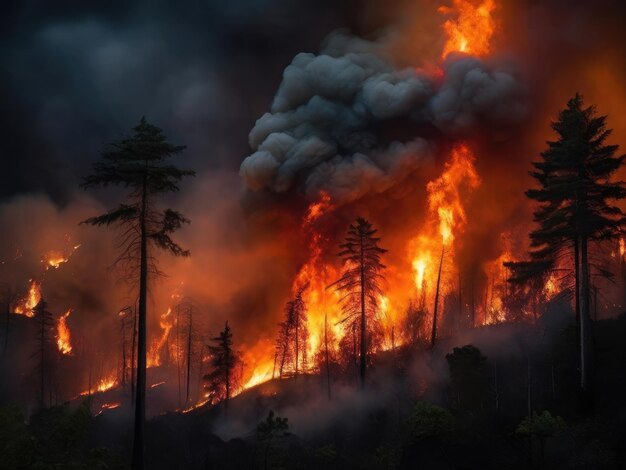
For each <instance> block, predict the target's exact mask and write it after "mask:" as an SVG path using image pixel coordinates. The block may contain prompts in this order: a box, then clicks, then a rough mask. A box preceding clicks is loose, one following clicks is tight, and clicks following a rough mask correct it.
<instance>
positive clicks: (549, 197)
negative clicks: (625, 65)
mask: <svg viewBox="0 0 626 470" xmlns="http://www.w3.org/2000/svg"><path fill="white" fill-rule="evenodd" d="M552 129H553V130H554V131H555V132H556V133H557V135H558V140H556V141H549V142H548V149H547V150H545V151H544V152H542V153H541V157H542V161H539V162H535V163H533V166H534V167H535V169H536V170H535V171H533V172H531V175H532V176H533V177H534V178H535V179H536V180H537V182H538V183H539V188H538V189H531V190H529V191H527V192H526V195H527V196H528V197H529V198H530V199H533V200H535V201H537V202H538V203H539V204H540V206H539V208H538V209H537V210H536V211H535V213H534V216H535V221H536V222H537V223H538V224H539V228H537V229H536V230H535V231H533V232H532V233H531V234H530V240H531V251H530V253H529V256H530V260H529V261H525V262H518V263H507V267H510V268H511V269H512V271H513V275H512V277H511V281H512V282H517V283H525V282H532V281H533V280H535V279H537V278H538V277H542V276H546V274H547V273H549V272H550V271H553V270H554V269H555V267H556V266H557V264H558V262H559V260H560V259H561V258H563V257H566V258H569V259H571V257H573V260H572V261H573V262H572V264H573V266H574V274H575V280H576V289H575V290H576V302H575V304H576V316H577V319H578V329H579V338H580V341H579V346H580V387H581V391H582V396H583V399H584V400H585V402H586V403H587V404H588V400H589V398H590V392H591V377H592V375H593V361H592V349H591V348H592V344H591V342H592V337H591V316H590V312H589V310H590V309H589V290H590V288H589V275H590V273H589V271H590V262H589V254H588V251H589V249H588V246H589V242H601V241H606V240H615V239H617V238H618V237H619V235H621V234H622V232H623V229H624V224H625V223H626V216H625V214H624V213H623V212H622V211H621V209H619V208H618V207H616V206H612V205H610V203H609V201H617V200H621V199H624V198H626V184H624V183H623V182H621V181H619V182H610V181H609V180H610V178H611V176H612V175H613V174H614V173H615V172H616V171H617V170H618V169H619V168H620V167H621V166H622V164H623V162H624V159H625V158H626V156H624V155H622V156H619V157H616V156H615V152H617V150H618V146H617V145H607V144H606V139H607V138H608V137H609V135H610V134H611V130H610V129H607V127H606V116H598V115H597V113H596V108H595V107H594V106H590V107H587V108H585V107H583V98H582V96H581V95H580V94H576V96H575V97H574V98H572V99H570V100H569V102H568V103H567V108H565V109H564V110H562V111H561V112H560V113H559V119H558V120H557V121H556V122H553V123H552Z"/></svg>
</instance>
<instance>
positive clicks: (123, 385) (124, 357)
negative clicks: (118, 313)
mask: <svg viewBox="0 0 626 470" xmlns="http://www.w3.org/2000/svg"><path fill="white" fill-rule="evenodd" d="M121 322H122V388H124V389H125V388H126V321H125V319H124V317H122V319H121Z"/></svg>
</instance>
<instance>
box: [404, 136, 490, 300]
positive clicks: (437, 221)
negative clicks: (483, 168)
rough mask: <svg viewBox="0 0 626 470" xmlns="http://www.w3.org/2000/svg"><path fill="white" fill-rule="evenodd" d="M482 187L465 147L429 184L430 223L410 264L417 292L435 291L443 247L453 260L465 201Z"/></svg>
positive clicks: (415, 245)
mask: <svg viewBox="0 0 626 470" xmlns="http://www.w3.org/2000/svg"><path fill="white" fill-rule="evenodd" d="M479 185H480V177H479V176H478V173H477V172H476V169H475V168H474V155H473V153H472V151H471V149H470V148H469V146H467V145H466V144H461V145H458V146H457V147H455V148H453V149H452V152H451V153H450V159H449V161H448V162H446V164H445V166H444V171H443V173H442V174H441V176H439V178H437V179H435V180H433V181H430V182H429V183H428V184H427V185H426V191H427V193H428V209H429V220H428V221H427V223H426V228H425V230H424V233H422V234H420V235H418V236H417V237H416V238H415V239H413V240H412V241H411V243H410V252H411V253H412V254H411V263H410V264H411V266H412V267H413V273H414V284H415V289H416V291H417V292H418V293H422V292H423V291H424V290H425V289H428V291H429V292H428V293H429V295H430V294H432V293H433V292H434V289H435V285H436V282H437V274H438V269H439V263H440V256H441V250H442V247H443V248H445V254H446V260H450V259H452V260H453V258H454V250H453V244H454V240H455V236H456V234H458V233H461V232H462V231H463V228H464V226H465V224H466V222H467V216H466V213H465V207H464V198H465V197H466V196H467V194H469V193H471V192H472V191H473V190H475V189H476V188H477V187H478V186H479ZM446 284H447V283H446V282H445V280H444V282H443V283H442V285H443V286H444V290H443V292H446V291H448V290H449V289H450V288H451V287H450V286H447V285H446Z"/></svg>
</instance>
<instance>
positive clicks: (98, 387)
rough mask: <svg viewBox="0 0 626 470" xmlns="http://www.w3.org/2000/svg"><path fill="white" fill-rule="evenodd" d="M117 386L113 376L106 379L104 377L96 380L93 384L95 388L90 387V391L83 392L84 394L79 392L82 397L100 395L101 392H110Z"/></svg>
mask: <svg viewBox="0 0 626 470" xmlns="http://www.w3.org/2000/svg"><path fill="white" fill-rule="evenodd" d="M117 384H118V381H117V378H116V377H115V376H114V375H110V376H108V377H104V378H102V379H100V380H98V381H97V382H96V384H95V386H92V387H91V388H90V389H88V390H85V391H84V392H81V393H80V394H81V395H82V396H84V395H90V394H93V393H97V392H99V393H102V392H106V391H107V390H111V389H112V388H114V387H116V386H117Z"/></svg>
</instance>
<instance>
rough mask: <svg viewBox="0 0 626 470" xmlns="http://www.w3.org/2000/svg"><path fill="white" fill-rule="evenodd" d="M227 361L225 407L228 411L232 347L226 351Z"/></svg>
mask: <svg viewBox="0 0 626 470" xmlns="http://www.w3.org/2000/svg"><path fill="white" fill-rule="evenodd" d="M225 362H226V400H224V409H225V410H226V412H228V402H229V401H230V371H231V364H230V349H226V351H225Z"/></svg>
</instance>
